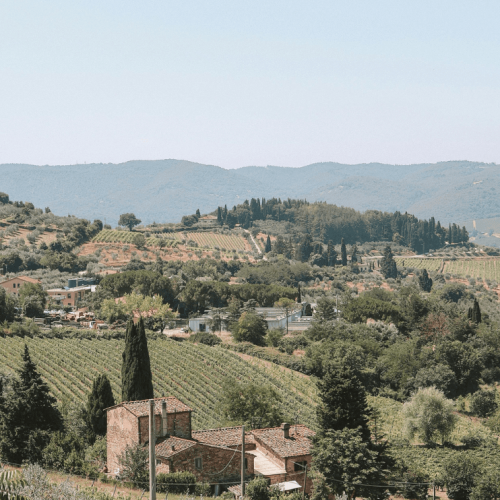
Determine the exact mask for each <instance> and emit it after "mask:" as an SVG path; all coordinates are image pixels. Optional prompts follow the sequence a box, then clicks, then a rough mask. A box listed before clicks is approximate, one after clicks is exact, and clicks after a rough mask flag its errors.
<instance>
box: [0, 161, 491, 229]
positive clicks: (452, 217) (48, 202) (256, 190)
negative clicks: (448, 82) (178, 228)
mask: <svg viewBox="0 0 500 500" xmlns="http://www.w3.org/2000/svg"><path fill="white" fill-rule="evenodd" d="M0 179H1V182H0V190H1V191H4V192H6V193H8V194H9V195H10V198H11V199H12V200H23V201H31V202H33V203H34V204H35V205H36V206H43V207H45V206H49V207H50V208H51V209H52V211H53V212H56V213H71V214H73V215H76V216H79V217H85V218H88V219H94V218H99V219H103V220H104V219H106V221H107V222H108V223H110V224H116V222H117V221H118V217H119V215H120V214H121V213H124V212H134V213H135V214H136V215H137V216H138V217H139V218H140V219H142V221H143V222H144V223H151V222H153V221H156V222H178V221H179V220H180V218H181V217H182V216H183V215H186V214H191V213H193V212H194V211H195V209H196V208H199V209H200V210H201V211H202V213H203V212H209V211H212V210H214V209H215V208H216V207H217V206H218V205H224V204H227V205H228V206H230V207H231V206H232V205H234V204H237V203H241V202H242V201H243V200H245V199H247V198H252V197H265V198H270V197H273V196H275V197H281V198H306V199H307V200H309V201H326V202H329V203H334V204H337V205H343V206H349V207H353V208H355V209H357V210H362V211H364V210H370V209H375V210H384V211H394V210H400V211H402V212H405V211H408V212H410V213H413V214H415V215H417V216H418V217H425V218H428V217H430V216H434V217H436V218H437V219H439V220H441V222H442V223H444V224H447V223H448V222H450V221H454V222H456V221H466V220H472V219H484V218H489V217H497V216H500V197H499V193H500V166H499V165H496V164H485V163H477V162H467V161H452V162H443V163H436V164H419V165H384V164H379V163H371V164H362V165H342V164H339V163H316V164H312V165H307V166H305V167H301V168H287V167H273V166H268V167H243V168H239V169H233V170H226V169H223V168H220V167H216V166H213V165H202V164H199V163H192V162H188V161H183V160H157V161H130V162H126V163H121V164H86V165H62V166H49V165H45V166H36V165H20V164H3V165H0Z"/></svg>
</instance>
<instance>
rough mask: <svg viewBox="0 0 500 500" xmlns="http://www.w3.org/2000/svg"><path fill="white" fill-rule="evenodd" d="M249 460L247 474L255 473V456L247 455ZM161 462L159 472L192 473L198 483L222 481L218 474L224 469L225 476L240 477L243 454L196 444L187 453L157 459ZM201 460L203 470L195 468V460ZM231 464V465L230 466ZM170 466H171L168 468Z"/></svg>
mask: <svg viewBox="0 0 500 500" xmlns="http://www.w3.org/2000/svg"><path fill="white" fill-rule="evenodd" d="M245 457H246V459H247V469H246V473H247V474H253V473H254V459H255V457H254V456H253V455H250V454H249V453H245ZM157 458H158V459H159V460H161V464H159V465H157V471H158V472H160V471H161V472H164V471H166V470H168V471H169V472H179V471H189V472H192V473H193V474H194V475H195V476H196V479H197V481H207V482H208V481H210V482H213V481H214V480H216V479H220V477H221V476H218V473H219V472H220V471H222V470H223V469H224V467H226V466H227V468H226V469H224V472H223V476H224V477H228V476H234V475H238V476H239V475H240V472H241V453H238V452H236V453H235V450H231V449H228V448H219V447H215V446H207V445H204V444H202V443H199V444H196V445H195V446H192V447H191V448H188V449H187V450H185V451H182V452H180V453H177V454H176V455H174V456H173V457H171V458H162V457H157ZM196 458H201V461H202V470H198V469H196V467H195V459H196ZM228 463H229V465H228ZM169 464H170V466H168V465H169Z"/></svg>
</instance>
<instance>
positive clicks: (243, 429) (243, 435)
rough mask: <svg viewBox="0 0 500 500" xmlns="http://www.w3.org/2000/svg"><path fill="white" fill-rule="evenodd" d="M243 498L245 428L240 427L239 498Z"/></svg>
mask: <svg viewBox="0 0 500 500" xmlns="http://www.w3.org/2000/svg"><path fill="white" fill-rule="evenodd" d="M244 497H245V426H244V425H242V426H241V498H244Z"/></svg>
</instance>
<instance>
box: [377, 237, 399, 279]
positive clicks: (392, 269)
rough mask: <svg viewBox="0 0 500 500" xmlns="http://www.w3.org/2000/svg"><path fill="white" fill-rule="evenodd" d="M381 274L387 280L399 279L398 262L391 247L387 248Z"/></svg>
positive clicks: (381, 262)
mask: <svg viewBox="0 0 500 500" xmlns="http://www.w3.org/2000/svg"><path fill="white" fill-rule="evenodd" d="M380 272H381V273H382V274H383V276H384V278H386V279H387V278H397V277H398V268H397V266H396V261H395V260H394V258H393V255H392V250H391V247H390V246H389V245H387V246H386V247H385V250H384V256H383V257H382V259H381V261H380Z"/></svg>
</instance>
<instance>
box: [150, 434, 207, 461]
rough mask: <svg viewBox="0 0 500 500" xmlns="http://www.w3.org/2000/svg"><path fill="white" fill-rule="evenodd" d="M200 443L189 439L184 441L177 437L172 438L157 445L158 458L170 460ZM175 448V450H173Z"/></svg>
mask: <svg viewBox="0 0 500 500" xmlns="http://www.w3.org/2000/svg"><path fill="white" fill-rule="evenodd" d="M197 444H198V443H197V442H196V441H191V440H189V439H183V438H179V437H175V436H170V437H167V438H166V439H164V440H163V441H160V442H158V443H156V446H155V451H156V455H157V456H158V457H164V458H169V457H172V456H174V455H175V454H177V453H180V452H181V451H184V450H187V449H188V448H191V447H193V446H196V445H197ZM172 447H173V449H172Z"/></svg>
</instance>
